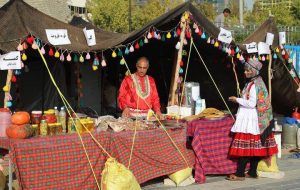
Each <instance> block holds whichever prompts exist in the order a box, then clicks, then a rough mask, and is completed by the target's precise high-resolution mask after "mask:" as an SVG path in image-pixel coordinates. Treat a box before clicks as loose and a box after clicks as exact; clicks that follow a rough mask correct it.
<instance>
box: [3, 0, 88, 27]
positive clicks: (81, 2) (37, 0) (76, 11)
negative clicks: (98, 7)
mask: <svg viewBox="0 0 300 190" xmlns="http://www.w3.org/2000/svg"><path fill="white" fill-rule="evenodd" d="M7 2H9V0H0V7H2V6H3V5H4V4H6V3H7ZM24 2H25V3H27V4H29V5H30V6H32V7H34V8H36V9H37V10H39V11H41V12H43V13H45V14H47V15H49V16H51V17H53V18H56V19H57V20H60V21H62V22H65V23H68V22H69V21H70V20H71V19H72V17H73V15H76V16H81V17H83V18H84V19H86V0H51V1H49V0H24Z"/></svg>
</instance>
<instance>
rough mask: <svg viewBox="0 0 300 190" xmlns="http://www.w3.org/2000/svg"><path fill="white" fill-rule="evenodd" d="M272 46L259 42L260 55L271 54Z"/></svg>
mask: <svg viewBox="0 0 300 190" xmlns="http://www.w3.org/2000/svg"><path fill="white" fill-rule="evenodd" d="M270 53H271V51H270V45H269V44H266V43H265V42H259V43H258V54H259V55H261V54H270Z"/></svg>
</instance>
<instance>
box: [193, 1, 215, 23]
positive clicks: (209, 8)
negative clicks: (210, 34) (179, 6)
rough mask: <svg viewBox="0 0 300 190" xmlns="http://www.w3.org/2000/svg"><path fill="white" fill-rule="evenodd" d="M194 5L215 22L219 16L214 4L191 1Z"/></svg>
mask: <svg viewBox="0 0 300 190" xmlns="http://www.w3.org/2000/svg"><path fill="white" fill-rule="evenodd" d="M191 2H192V4H193V5H194V6H195V7H196V8H197V9H198V10H199V11H200V12H201V13H202V14H204V15H205V16H206V17H207V18H208V19H209V20H211V21H213V20H214V19H215V17H216V16H217V13H216V11H215V7H214V6H213V4H211V3H208V2H202V3H198V1H195V0H194V1H191Z"/></svg>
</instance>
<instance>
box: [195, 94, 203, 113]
mask: <svg viewBox="0 0 300 190" xmlns="http://www.w3.org/2000/svg"><path fill="white" fill-rule="evenodd" d="M201 111H202V100H201V98H200V97H198V98H197V100H196V103H195V115H198V114H199V113H201Z"/></svg>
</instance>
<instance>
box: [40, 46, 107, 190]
mask: <svg viewBox="0 0 300 190" xmlns="http://www.w3.org/2000/svg"><path fill="white" fill-rule="evenodd" d="M38 51H39V54H40V56H41V58H42V60H43V63H44V65H45V67H46V69H47V71H48V73H49V76H50V79H51V81H52V83H53V85H54V86H55V88H56V89H57V91H58V93H59V95H60V97H61V99H62V101H63V104H64V105H65V107H66V110H67V112H68V114H69V115H71V114H70V110H69V108H71V106H70V104H69V103H68V102H67V100H66V99H65V97H64V95H63V94H62V92H61V91H60V89H59V87H58V86H57V84H56V82H55V80H54V78H53V76H52V74H51V72H50V70H49V67H48V65H47V62H46V60H45V58H44V56H43V54H42V52H41V50H40V49H39V48H38ZM67 105H68V106H69V107H68V106H67ZM71 109H72V108H71ZM72 111H73V112H74V110H73V109H72ZM74 113H75V112H74ZM75 115H76V117H77V118H78V119H79V117H78V116H77V114H76V113H75ZM72 123H73V124H74V126H75V129H76V132H77V134H78V137H79V139H80V142H81V145H82V147H83V149H84V153H85V155H86V157H87V160H88V162H89V166H90V168H91V171H92V173H93V176H94V179H95V181H96V184H97V187H98V189H101V188H100V185H99V183H98V180H97V177H96V174H95V171H94V169H93V166H92V163H91V161H90V158H89V155H88V153H87V150H86V147H85V145H84V143H83V140H82V137H81V135H80V133H79V131H78V128H77V126H76V124H75V123H74V120H73V119H72ZM84 127H85V126H84ZM85 128H86V127H85ZM98 143H99V142H98ZM99 145H100V143H99ZM100 147H101V148H102V149H103V151H104V152H106V151H105V149H104V148H103V147H102V146H101V145H100ZM106 153H107V152H106ZM107 155H108V156H109V157H111V156H110V155H109V154H108V153H107Z"/></svg>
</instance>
